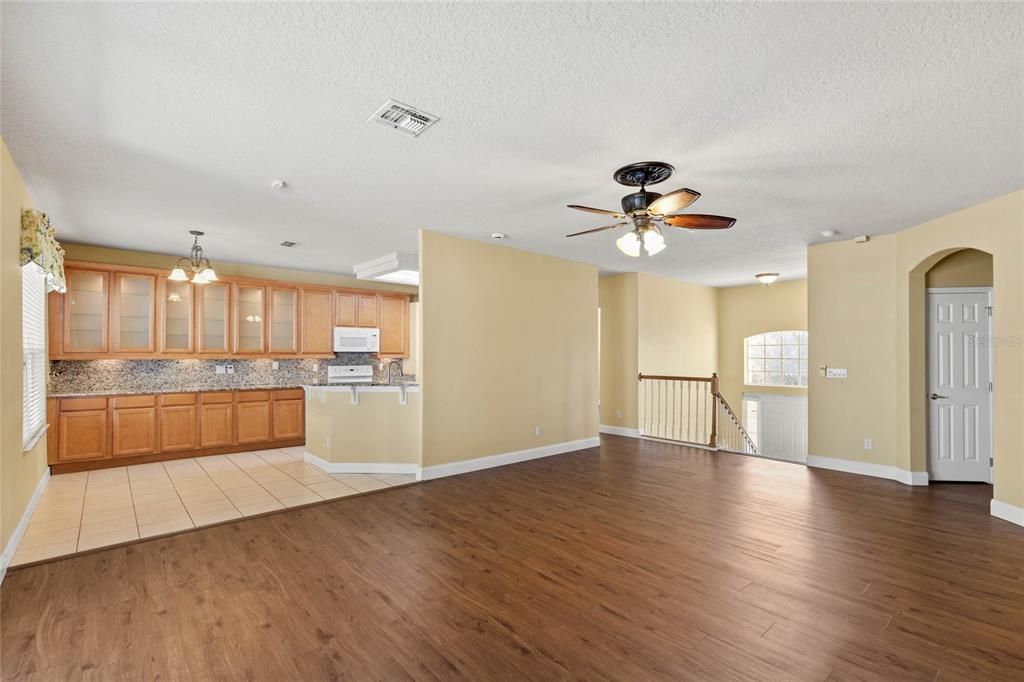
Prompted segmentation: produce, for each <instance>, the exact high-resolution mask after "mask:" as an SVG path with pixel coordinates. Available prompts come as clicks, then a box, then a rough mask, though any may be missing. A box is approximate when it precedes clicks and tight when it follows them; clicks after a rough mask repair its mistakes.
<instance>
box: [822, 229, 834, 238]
mask: <svg viewBox="0 0 1024 682" xmlns="http://www.w3.org/2000/svg"><path fill="white" fill-rule="evenodd" d="M821 236H822V237H824V238H825V239H828V238H829V237H835V236H836V231H835V230H822V231H821Z"/></svg>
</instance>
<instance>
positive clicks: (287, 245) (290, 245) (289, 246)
mask: <svg viewBox="0 0 1024 682" xmlns="http://www.w3.org/2000/svg"><path fill="white" fill-rule="evenodd" d="M298 245H299V243H298V242H289V241H283V242H281V246H283V247H285V248H286V249H294V248H295V247H296V246H298Z"/></svg>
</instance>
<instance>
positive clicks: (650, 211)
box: [566, 161, 736, 258]
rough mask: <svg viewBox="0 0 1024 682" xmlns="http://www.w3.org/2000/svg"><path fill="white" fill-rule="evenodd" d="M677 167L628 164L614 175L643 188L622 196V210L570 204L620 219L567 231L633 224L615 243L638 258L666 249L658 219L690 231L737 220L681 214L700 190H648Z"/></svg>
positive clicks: (661, 163)
mask: <svg viewBox="0 0 1024 682" xmlns="http://www.w3.org/2000/svg"><path fill="white" fill-rule="evenodd" d="M674 171H675V168H673V167H672V165H671V164H668V163H665V162H664V161H641V162H639V163H631V164H629V165H628V166H623V167H622V168H620V169H618V170H617V171H615V173H614V174H613V175H612V177H613V178H614V179H615V181H616V182H618V183H619V184H620V185H626V186H627V187H639V188H640V191H639V192H633V193H632V194H627V195H626V196H624V197H622V201H621V205H622V210H621V211H611V210H608V209H603V208H591V207H590V206H580V205H579V204H569V208H572V209H576V210H577V211H586V212H587V213H599V214H601V215H608V216H611V217H613V218H615V219H616V220H619V222H617V223H614V224H612V225H605V226H603V227H596V228H594V229H592V230H584V231H582V232H575V233H573V234H568V235H566V236H567V237H578V236H580V235H584V234H591V233H593V232H603V231H604V230H614V229H617V228H620V227H625V226H627V225H630V224H632V225H633V229H632V230H630V231H629V232H628V233H627V234H625V235H623V236H622V237H619V239H617V240H616V241H615V245H616V246H618V248H619V250H620V251H622V252H623V253H624V254H626V255H627V256H632V257H634V258H636V257H639V256H640V255H643V254H646V255H648V256H653V255H655V254H656V253H659V252H661V251H663V250H664V249H665V237H664V235H663V234H662V232H661V227H660V226H659V225H658V223H662V224H664V225H668V226H670V227H679V228H683V229H686V230H689V231H693V230H724V229H728V228H730V227H732V226H733V225H734V224H735V223H736V219H735V218H726V217H725V216H716V215H704V214H696V213H690V214H678V213H677V211H681V210H683V209H684V208H686V207H687V206H689V205H690V204H692V203H693V202H695V201H696V200H697V199H699V198H700V192H697V191H694V190H692V189H689V188H686V187H683V188H682V189H677V190H674V191H672V192H669V193H667V194H658V193H657V192H648V191H647V185H653V184H656V183H659V182H662V181H664V180H667V179H668V178H670V177H671V176H672V173H673V172H674Z"/></svg>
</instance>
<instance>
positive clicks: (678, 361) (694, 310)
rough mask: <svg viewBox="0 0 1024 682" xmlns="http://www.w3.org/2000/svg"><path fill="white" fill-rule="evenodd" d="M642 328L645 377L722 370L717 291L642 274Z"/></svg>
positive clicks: (640, 344)
mask: <svg viewBox="0 0 1024 682" xmlns="http://www.w3.org/2000/svg"><path fill="white" fill-rule="evenodd" d="M637 327H638V330H639V333H638V336H637V362H638V364H639V367H640V371H641V372H643V373H644V374H672V375H677V376H698V377H709V376H711V374H712V373H713V372H716V371H718V342H717V328H718V311H717V309H716V305H715V289H713V288H711V287H706V286H701V285H700V284H691V283H690V282H683V281H681V280H678V279H670V278H668V277H656V276H655V275H647V274H643V273H641V274H639V275H638V287H637Z"/></svg>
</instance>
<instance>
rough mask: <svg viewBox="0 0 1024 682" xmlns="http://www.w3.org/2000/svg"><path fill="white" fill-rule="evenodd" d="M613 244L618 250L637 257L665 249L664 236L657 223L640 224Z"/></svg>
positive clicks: (651, 254) (650, 254)
mask: <svg viewBox="0 0 1024 682" xmlns="http://www.w3.org/2000/svg"><path fill="white" fill-rule="evenodd" d="M615 246H617V247H619V251H621V252H622V253H624V254H626V255H627V256H631V257H633V258H639V257H640V255H641V254H646V255H648V256H653V255H654V254H656V253H660V252H661V251H663V250H664V249H665V237H663V236H662V234H661V230H659V229H658V226H657V225H651V224H645V225H640V226H638V227H636V228H634V229H633V230H631V231H629V232H627V233H626V234H624V235H622V236H621V237H619V238H618V239H617V240H615Z"/></svg>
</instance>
